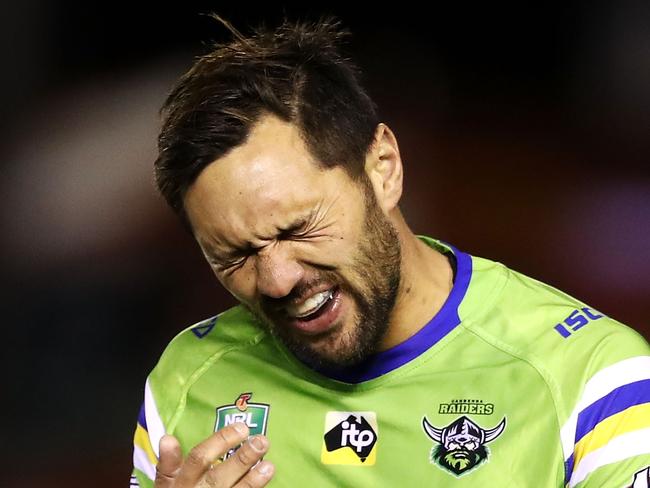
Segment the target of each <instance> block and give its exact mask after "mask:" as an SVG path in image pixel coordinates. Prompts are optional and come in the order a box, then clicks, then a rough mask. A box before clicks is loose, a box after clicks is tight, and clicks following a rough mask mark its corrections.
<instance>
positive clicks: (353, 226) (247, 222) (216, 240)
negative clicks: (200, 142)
mask: <svg viewBox="0 0 650 488" xmlns="http://www.w3.org/2000/svg"><path fill="white" fill-rule="evenodd" d="M185 209H186V211H187V214H188V217H189V219H190V222H191V223H192V227H193V229H194V234H195V237H196V239H197V241H198V242H199V245H200V246H201V249H202V250H203V253H204V255H205V256H206V258H207V260H208V262H209V263H210V265H211V266H212V269H213V271H214V273H215V275H216V276H217V278H218V279H219V281H220V282H221V283H222V284H223V285H224V287H225V288H226V289H227V290H228V291H230V292H231V293H232V294H233V295H234V296H235V297H236V298H237V299H238V300H239V301H240V302H242V303H243V304H244V305H245V306H246V307H247V308H248V309H249V310H251V311H252V312H253V313H254V314H255V315H257V316H258V317H259V318H260V319H261V320H262V321H263V322H264V323H265V324H266V325H267V326H268V327H269V328H270V330H271V331H272V332H273V333H274V334H276V335H277V336H278V337H279V338H280V339H281V340H282V341H283V342H284V344H285V345H286V346H287V347H288V348H289V350H291V351H292V352H293V353H294V355H296V356H297V357H298V358H299V359H300V360H302V361H303V362H305V363H307V364H309V365H311V366H313V367H316V368H326V369H336V368H340V367H343V366H349V365H352V364H355V363H357V362H359V361H361V360H362V359H364V358H365V357H367V356H368V355H369V354H371V353H372V352H374V351H375V350H376V348H377V346H378V344H379V342H380V340H381V339H382V337H383V335H384V333H385V331H386V329H387V327H388V323H389V316H390V313H391V310H392V308H393V305H394V303H395V298H396V295H397V289H398V286H399V280H400V248H399V240H398V237H397V233H396V231H395V229H394V228H393V226H392V225H391V224H390V222H389V221H388V220H387V218H386V217H385V215H384V213H383V212H382V211H381V209H380V207H379V206H378V204H377V201H376V199H375V194H374V192H373V190H372V187H371V186H370V182H369V181H366V180H362V181H361V182H354V181H353V180H352V179H351V178H350V177H349V176H348V175H347V174H346V173H345V171H344V170H343V169H341V168H340V167H335V168H332V169H321V168H319V166H318V165H317V163H316V162H315V161H314V160H313V157H312V156H311V154H310V153H309V151H308V150H307V148H306V147H305V145H304V143H303V141H302V139H301V138H300V135H299V132H298V130H297V129H296V128H295V127H294V126H293V125H291V124H288V123H285V122H283V121H281V120H280V119H277V118H275V117H271V116H268V117H264V118H262V119H261V120H260V121H259V122H258V123H257V124H256V125H255V126H254V127H253V129H252V130H251V133H250V135H249V138H248V139H247V141H246V142H245V143H244V144H243V145H241V146H239V147H236V148H234V149H233V150H232V151H230V152H229V153H227V154H226V155H225V156H224V157H222V158H220V159H219V160H217V161H216V162H214V163H213V164H211V165H209V166H208V167H207V168H206V169H205V170H204V171H203V172H202V173H201V174H200V175H199V177H198V178H197V180H196V181H195V182H194V184H193V185H192V186H191V187H190V189H189V190H188V192H187V195H186V198H185Z"/></svg>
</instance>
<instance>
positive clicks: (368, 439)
mask: <svg viewBox="0 0 650 488" xmlns="http://www.w3.org/2000/svg"><path fill="white" fill-rule="evenodd" d="M377 433H378V429H377V416H376V414H375V412H328V413H327V415H326V417H325V434H324V435H323V448H322V450H321V461H322V462H323V463H324V464H348V465H356V466H372V465H373V464H375V460H376V457H377V453H376V450H377V449H376V444H377V435H378V434H377Z"/></svg>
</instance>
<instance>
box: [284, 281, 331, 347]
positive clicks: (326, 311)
mask: <svg viewBox="0 0 650 488" xmlns="http://www.w3.org/2000/svg"><path fill="white" fill-rule="evenodd" d="M340 305H341V292H340V290H339V288H338V287H334V288H330V289H329V290H325V291H323V292H320V293H317V294H316V295H314V296H313V297H310V298H309V299H307V300H306V301H305V302H303V303H302V304H300V305H299V306H296V307H291V309H288V310H287V312H288V314H289V317H288V318H289V322H290V324H291V325H292V326H293V327H294V328H295V329H298V330H299V331H300V332H303V333H306V334H310V335H311V334H320V333H323V332H325V331H327V330H329V329H330V328H331V327H332V325H333V323H334V321H335V320H336V319H337V318H338V316H339V313H340V308H341V307H340Z"/></svg>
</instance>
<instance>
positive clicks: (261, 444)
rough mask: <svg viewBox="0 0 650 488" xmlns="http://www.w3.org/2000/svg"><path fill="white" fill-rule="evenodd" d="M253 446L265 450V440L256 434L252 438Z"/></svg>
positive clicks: (257, 449) (258, 449)
mask: <svg viewBox="0 0 650 488" xmlns="http://www.w3.org/2000/svg"><path fill="white" fill-rule="evenodd" d="M251 446H253V449H255V450H256V451H263V450H264V447H265V446H264V441H263V440H262V438H261V437H259V436H255V437H252V438H251Z"/></svg>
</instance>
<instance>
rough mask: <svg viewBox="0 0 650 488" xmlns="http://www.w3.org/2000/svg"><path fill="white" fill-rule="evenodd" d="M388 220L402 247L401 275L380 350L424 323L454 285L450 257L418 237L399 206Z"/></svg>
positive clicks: (393, 343) (413, 331)
mask: <svg viewBox="0 0 650 488" xmlns="http://www.w3.org/2000/svg"><path fill="white" fill-rule="evenodd" d="M391 222H392V223H393V225H394V226H395V228H396V229H397V232H398V234H399V240H400V245H401V250H402V259H401V277H400V286H399V290H398V292H397V298H396V301H395V306H394V308H393V311H392V312H391V317H390V324H389V326H388V331H387V333H386V335H385V336H384V338H383V340H382V342H381V344H380V350H381V351H384V350H386V349H390V348H391V347H393V346H396V345H398V344H400V343H402V342H404V341H405V340H407V339H408V338H409V337H411V336H412V335H413V334H415V333H416V332H417V331H419V330H420V329H421V328H422V327H424V326H425V325H426V324H427V322H429V320H431V318H432V317H433V316H434V315H435V314H436V313H438V311H439V310H440V309H441V308H442V305H443V304H444V303H445V300H446V299H447V297H448V296H449V293H450V291H451V288H452V286H453V271H452V268H451V265H450V264H449V260H448V259H447V258H446V257H445V256H444V255H442V254H441V253H440V252H438V251H436V250H435V249H432V248H431V247H429V246H427V245H426V244H425V243H424V242H422V241H421V240H420V239H418V238H417V237H416V236H415V234H413V232H412V231H411V229H409V227H408V225H407V224H406V221H405V220H404V218H403V217H402V215H401V213H400V212H399V210H397V209H396V210H395V215H391Z"/></svg>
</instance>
